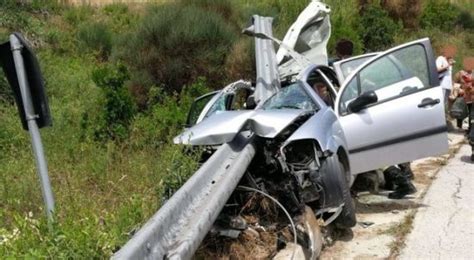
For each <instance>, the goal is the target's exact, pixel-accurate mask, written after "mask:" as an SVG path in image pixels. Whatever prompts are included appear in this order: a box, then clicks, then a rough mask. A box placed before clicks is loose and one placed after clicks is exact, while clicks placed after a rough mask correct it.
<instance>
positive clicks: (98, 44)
mask: <svg viewBox="0 0 474 260" xmlns="http://www.w3.org/2000/svg"><path fill="white" fill-rule="evenodd" d="M77 36H78V39H79V42H80V43H81V46H82V49H89V50H92V51H94V52H95V53H96V55H97V57H98V58H99V59H100V60H102V61H105V60H107V59H108V57H109V55H110V52H111V50H112V33H111V32H110V30H109V28H108V27H107V25H105V24H103V23H95V22H94V23H84V24H82V25H81V26H80V27H79V32H78V35H77Z"/></svg>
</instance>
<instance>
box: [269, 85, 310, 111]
mask: <svg viewBox="0 0 474 260" xmlns="http://www.w3.org/2000/svg"><path fill="white" fill-rule="evenodd" d="M317 108H318V107H317V105H316V104H315V103H314V101H313V100H312V99H311V97H309V95H308V93H307V92H306V91H305V90H304V89H303V86H301V83H300V82H297V83H293V84H291V85H289V86H287V87H285V88H282V89H281V90H280V91H279V92H277V93H276V94H275V95H273V96H271V97H270V98H269V99H268V100H267V101H265V103H264V104H263V105H262V109H264V110H271V109H302V110H316V109H317Z"/></svg>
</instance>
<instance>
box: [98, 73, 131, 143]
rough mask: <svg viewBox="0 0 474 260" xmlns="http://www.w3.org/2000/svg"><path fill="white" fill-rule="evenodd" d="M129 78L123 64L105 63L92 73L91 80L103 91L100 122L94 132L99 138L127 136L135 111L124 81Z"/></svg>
mask: <svg viewBox="0 0 474 260" xmlns="http://www.w3.org/2000/svg"><path fill="white" fill-rule="evenodd" d="M128 78H129V76H128V72H127V69H126V67H125V66H123V65H121V64H118V65H105V66H103V67H100V68H98V69H96V70H95V71H94V72H93V73H92V80H93V81H94V83H95V84H96V85H97V86H98V87H99V88H100V89H101V90H102V92H103V100H102V102H103V104H102V105H103V110H102V111H101V112H102V115H101V118H100V119H101V122H100V123H99V124H98V125H97V129H96V132H95V135H96V138H97V139H99V140H108V139H111V140H122V139H124V138H126V137H127V136H128V132H129V126H130V123H131V120H132V119H133V116H134V113H135V107H134V105H133V102H132V99H131V97H130V94H129V92H128V90H127V88H125V86H124V83H125V81H126V80H127V79H128Z"/></svg>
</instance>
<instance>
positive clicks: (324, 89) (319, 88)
mask: <svg viewBox="0 0 474 260" xmlns="http://www.w3.org/2000/svg"><path fill="white" fill-rule="evenodd" d="M313 89H314V91H315V92H316V94H318V95H319V97H321V99H322V100H323V101H324V103H326V105H328V106H330V107H333V105H334V104H333V102H332V99H331V94H329V90H328V86H327V85H326V84H324V83H322V82H316V83H314V85H313Z"/></svg>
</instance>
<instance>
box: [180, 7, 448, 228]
mask: <svg viewBox="0 0 474 260" xmlns="http://www.w3.org/2000/svg"><path fill="white" fill-rule="evenodd" d="M313 7H314V9H316V10H319V11H321V12H319V14H318V13H317V14H316V15H315V16H314V17H316V18H315V19H317V20H315V19H313V18H311V17H309V18H308V17H303V16H304V15H300V17H299V18H298V20H300V18H302V17H303V18H302V19H301V20H302V21H303V22H300V23H298V22H299V21H297V22H295V24H294V25H293V27H292V28H290V30H289V32H291V33H293V32H295V31H297V32H300V34H298V35H293V36H292V35H291V33H289V34H287V36H286V37H285V40H288V39H289V40H288V41H286V43H285V40H284V41H283V44H281V46H284V47H285V48H286V50H288V49H289V48H291V47H294V46H296V42H297V40H295V39H296V38H298V37H301V35H303V36H304V38H305V39H310V40H314V39H319V42H320V43H321V44H323V45H324V48H322V47H321V46H320V45H317V46H316V45H315V46H316V47H312V48H310V50H309V51H306V53H303V56H302V57H295V56H294V60H291V59H290V61H286V63H280V64H279V70H280V76H282V75H284V76H282V77H281V79H280V80H281V82H280V86H281V87H279V88H276V89H277V90H276V91H274V93H273V94H272V95H270V97H268V98H265V99H263V100H261V101H260V102H258V104H257V105H256V104H255V100H254V99H255V98H254V96H255V94H254V93H253V91H254V90H255V89H254V87H253V86H252V85H251V84H250V83H249V82H243V81H239V82H236V83H233V84H231V85H229V86H227V87H226V88H224V89H223V90H222V91H217V92H214V93H211V94H208V95H205V96H203V97H200V98H198V99H196V101H195V103H194V104H193V106H192V109H191V111H190V113H189V115H190V116H189V117H188V128H187V129H185V131H184V132H183V133H182V134H180V135H179V136H177V137H176V138H175V139H174V142H175V143H180V144H188V145H204V146H211V147H212V146H216V145H220V144H223V143H228V142H230V141H232V140H233V139H234V138H235V137H236V136H237V135H238V134H240V133H242V132H248V133H249V134H251V135H255V136H256V142H257V144H258V145H257V149H258V150H257V155H256V157H255V158H254V160H253V162H252V164H251V165H250V166H249V167H248V169H247V170H248V173H249V175H250V176H253V179H256V180H260V181H261V183H260V186H259V187H262V186H265V189H266V190H267V191H270V192H271V193H272V194H273V195H275V196H278V197H279V200H280V201H282V202H284V203H286V206H287V207H289V208H294V209H295V210H297V209H298V208H301V207H302V206H304V205H311V206H312V208H313V209H315V210H316V214H317V215H320V216H322V217H323V219H325V221H326V224H328V223H331V222H332V221H334V222H335V223H336V224H338V225H339V226H342V227H352V226H353V225H355V223H356V222H355V211H354V203H353V201H352V198H351V196H350V192H349V189H350V187H351V185H352V184H353V182H354V179H355V177H356V175H357V174H360V173H362V172H367V171H371V170H375V169H378V168H381V167H384V166H389V165H394V164H398V163H403V162H408V161H412V160H415V159H419V158H423V157H427V156H432V155H437V154H442V153H445V152H447V150H448V141H447V140H448V139H447V132H446V131H447V128H446V121H445V116H444V105H443V102H442V98H443V96H442V91H441V88H440V87H439V80H438V74H437V70H436V65H435V60H434V54H433V50H432V47H431V44H430V41H429V39H421V40H417V41H413V42H410V43H406V44H403V45H400V46H397V47H395V48H392V49H389V50H387V51H385V52H382V53H373V54H367V55H362V56H358V57H354V58H351V59H347V60H342V61H340V62H337V63H335V64H334V69H333V68H331V67H328V66H327V65H326V64H327V55H326V49H325V44H327V39H328V37H329V33H327V30H328V27H329V22H328V21H326V17H324V16H321V14H322V13H327V14H328V13H329V11H327V10H326V9H324V8H327V6H323V5H322V4H320V3H315V4H314V6H313ZM313 13H315V12H314V10H313V11H312V12H308V15H313ZM302 14H304V12H303V13H302ZM317 15H320V16H317ZM311 19H313V20H311ZM314 21H316V22H314ZM308 24H316V25H318V26H320V27H321V28H317V30H312V31H311V35H309V36H308V34H306V35H304V33H305V32H304V31H303V30H304V28H307V27H308V26H307V25H308ZM295 25H296V29H295ZM314 32H317V33H318V34H317V35H316V34H315V33H314ZM288 35H289V36H288ZM312 35H313V36H314V35H316V36H317V37H316V38H315V37H313V39H311V36H312ZM292 37H293V38H292ZM295 37H296V38H295ZM268 38H271V37H268ZM313 42H314V41H313ZM287 43H289V44H287ZM291 43H293V44H291ZM288 45H290V46H289V47H288ZM289 52H290V53H292V52H294V50H292V49H289ZM280 53H281V52H280V51H279V54H280ZM283 53H285V51H284V52H283ZM306 54H307V55H306ZM293 55H296V54H293ZM278 56H279V57H280V58H279V61H282V60H285V59H284V57H283V56H284V54H283V55H278ZM304 56H306V57H309V58H308V59H306V60H311V63H313V64H311V63H308V64H307V66H305V67H303V66H302V64H305V57H304ZM311 57H313V58H311ZM286 60H288V59H286ZM298 61H299V62H298ZM292 62H293V63H292ZM296 63H298V64H296ZM288 64H289V65H288ZM295 72H296V73H295ZM321 89H323V90H324V91H322V92H321Z"/></svg>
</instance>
